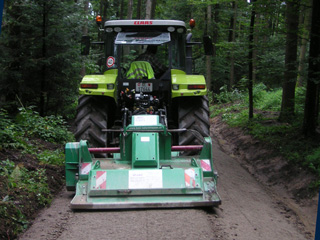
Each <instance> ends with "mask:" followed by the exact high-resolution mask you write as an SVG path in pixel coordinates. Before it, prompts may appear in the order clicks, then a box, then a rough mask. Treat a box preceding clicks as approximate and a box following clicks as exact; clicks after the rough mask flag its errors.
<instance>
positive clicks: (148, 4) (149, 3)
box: [146, 0, 152, 19]
mask: <svg viewBox="0 0 320 240" xmlns="http://www.w3.org/2000/svg"><path fill="white" fill-rule="evenodd" d="M151 10H152V0H147V2H146V19H151Z"/></svg>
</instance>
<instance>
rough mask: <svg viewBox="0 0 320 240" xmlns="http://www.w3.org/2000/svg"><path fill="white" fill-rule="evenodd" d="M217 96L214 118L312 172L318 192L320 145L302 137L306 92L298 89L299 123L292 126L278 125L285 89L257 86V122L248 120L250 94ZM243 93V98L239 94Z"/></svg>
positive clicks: (303, 89) (255, 118) (213, 110)
mask: <svg viewBox="0 0 320 240" xmlns="http://www.w3.org/2000/svg"><path fill="white" fill-rule="evenodd" d="M221 90H222V92H221V93H220V94H217V95H214V98H213V104H212V105H211V107H210V111H211V117H214V116H218V115H220V116H221V118H222V120H223V121H225V122H226V123H227V124H228V125H229V126H231V127H241V128H242V129H244V130H245V131H246V132H247V133H248V134H251V135H253V136H254V137H255V138H257V139H259V140H261V141H263V142H265V143H266V144H267V145H269V146H271V147H273V148H274V149H276V150H277V151H278V152H279V153H280V154H281V155H282V156H283V157H284V158H286V159H287V160H288V161H289V162H291V163H292V164H296V165H299V166H301V167H302V168H306V169H309V170H310V171H312V172H314V173H315V174H317V176H318V179H319V180H318V181H317V182H316V183H314V186H313V187H315V188H318V187H319V186H320V144H319V142H318V141H316V140H314V139H310V138H306V137H304V136H303V134H302V129H301V128H302V122H303V110H304V101H305V88H302V87H300V88H297V90H296V99H295V101H296V102H295V106H296V112H295V115H296V117H295V119H294V121H293V122H291V123H280V122H279V121H278V117H279V112H280V108H281V97H282V90H281V89H267V87H266V86H265V85H263V84H257V85H256V86H255V87H254V90H253V97H254V118H253V119H251V120H249V116H248V102H249V101H248V94H247V92H246V91H239V90H237V91H235V90H233V91H231V92H226V90H225V89H221ZM239 93H240V94H239Z"/></svg>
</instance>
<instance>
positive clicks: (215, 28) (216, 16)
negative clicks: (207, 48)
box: [212, 4, 220, 57]
mask: <svg viewBox="0 0 320 240" xmlns="http://www.w3.org/2000/svg"><path fill="white" fill-rule="evenodd" d="M219 10H220V5H219V4H215V5H214V25H213V37H212V42H213V57H215V56H216V55H217V50H216V44H217V42H218V36H219V28H218V23H219Z"/></svg>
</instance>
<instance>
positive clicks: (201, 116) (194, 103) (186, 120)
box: [178, 96, 210, 145]
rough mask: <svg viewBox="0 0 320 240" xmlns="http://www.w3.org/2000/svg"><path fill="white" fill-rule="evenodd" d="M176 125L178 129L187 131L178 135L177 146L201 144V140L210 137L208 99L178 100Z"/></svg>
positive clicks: (189, 98)
mask: <svg viewBox="0 0 320 240" xmlns="http://www.w3.org/2000/svg"><path fill="white" fill-rule="evenodd" d="M178 124H179V128H180V129H181V128H186V129H187V130H189V131H186V132H182V133H180V134H179V145H199V144H203V143H202V141H201V138H202V137H208V136H210V120H209V104H208V98H207V97H206V96H202V97H186V98H181V99H179V105H178ZM196 132H198V133H196ZM197 135H198V137H197ZM199 135H200V136H199ZM201 136H202V137H201Z"/></svg>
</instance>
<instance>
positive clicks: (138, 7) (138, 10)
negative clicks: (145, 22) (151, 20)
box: [137, 0, 141, 19]
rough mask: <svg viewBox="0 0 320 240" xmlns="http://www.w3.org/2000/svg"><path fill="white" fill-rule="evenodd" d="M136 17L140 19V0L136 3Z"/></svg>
mask: <svg viewBox="0 0 320 240" xmlns="http://www.w3.org/2000/svg"><path fill="white" fill-rule="evenodd" d="M137 19H141V0H138V3H137Z"/></svg>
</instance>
